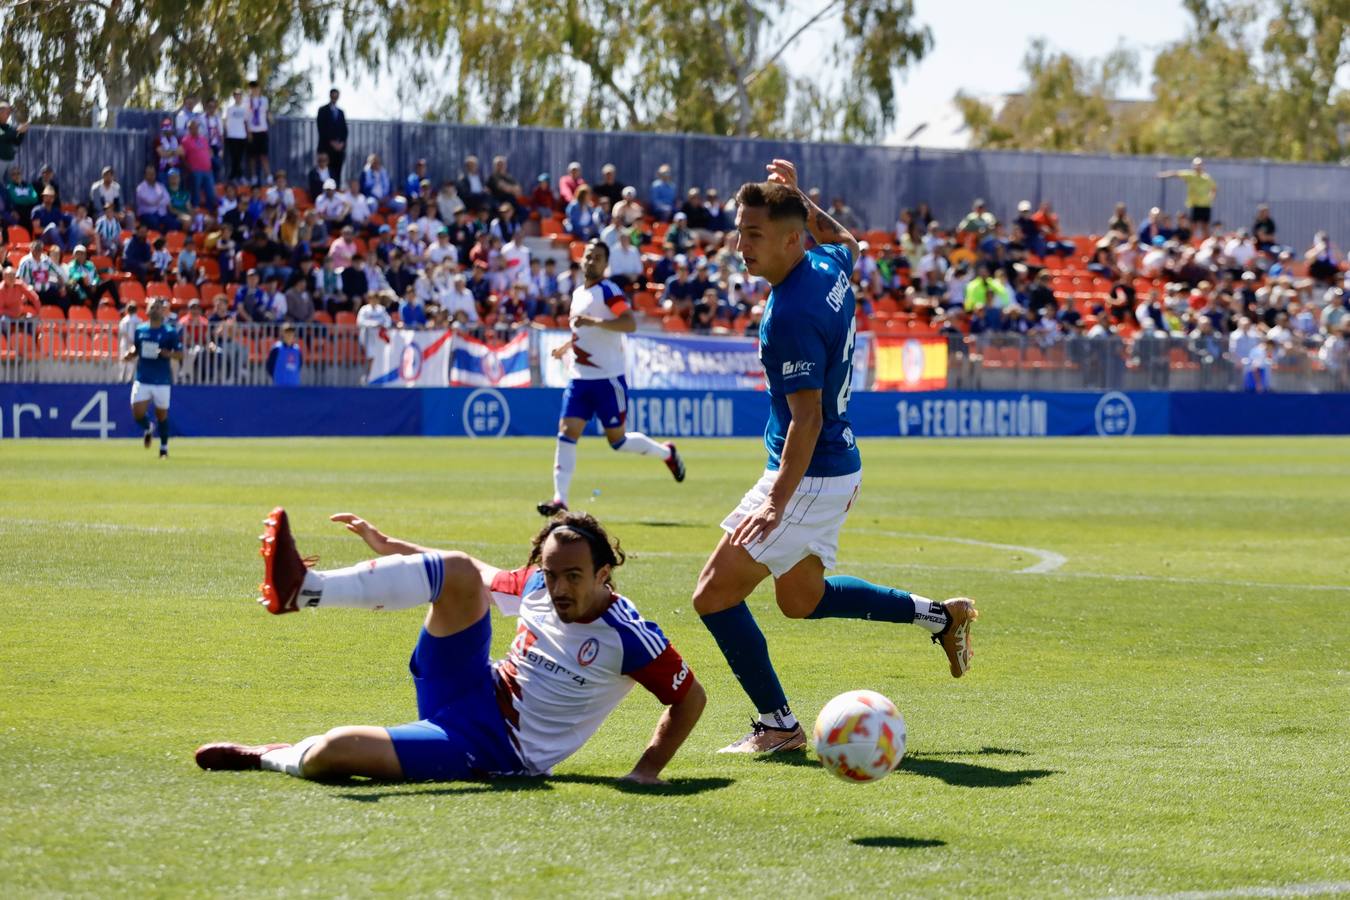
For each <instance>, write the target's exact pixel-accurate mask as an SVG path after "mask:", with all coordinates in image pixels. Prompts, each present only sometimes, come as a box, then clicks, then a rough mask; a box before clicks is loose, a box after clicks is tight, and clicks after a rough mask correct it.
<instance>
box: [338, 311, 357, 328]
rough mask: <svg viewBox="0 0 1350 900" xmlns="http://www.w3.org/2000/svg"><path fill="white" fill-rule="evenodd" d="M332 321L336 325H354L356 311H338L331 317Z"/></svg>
mask: <svg viewBox="0 0 1350 900" xmlns="http://www.w3.org/2000/svg"><path fill="white" fill-rule="evenodd" d="M333 321H334V322H336V323H337V324H338V325H355V324H356V313H354V312H340V313H338V314H337V315H335V316H334V317H333Z"/></svg>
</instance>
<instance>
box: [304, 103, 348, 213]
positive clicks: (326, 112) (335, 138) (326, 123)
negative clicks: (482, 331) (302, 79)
mask: <svg viewBox="0 0 1350 900" xmlns="http://www.w3.org/2000/svg"><path fill="white" fill-rule="evenodd" d="M339 96H340V94H339V93H338V89H337V88H330V89H329V91H328V102H327V103H325V104H324V105H323V106H320V107H319V111H318V113H317V114H316V115H315V117H314V122H315V125H316V126H317V128H318V132H319V148H318V154H317V155H319V156H324V157H327V162H328V171H327V172H326V173H324V175H323V176H322V177H321V178H320V179H319V184H323V182H324V181H326V180H328V179H329V178H332V179H333V180H334V181H341V180H342V163H343V162H344V161H345V160H346V159H347V114H346V113H344V112H343V111H342V109H341V107H339V106H338V97H339ZM317 195H318V191H316V190H313V189H311V190H310V196H311V197H313V196H317Z"/></svg>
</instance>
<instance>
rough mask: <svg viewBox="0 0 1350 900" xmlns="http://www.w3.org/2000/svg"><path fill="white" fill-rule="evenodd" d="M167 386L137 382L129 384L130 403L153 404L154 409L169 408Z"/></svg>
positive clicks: (168, 386)
mask: <svg viewBox="0 0 1350 900" xmlns="http://www.w3.org/2000/svg"><path fill="white" fill-rule="evenodd" d="M170 387H172V385H168V384H141V383H140V382H139V381H133V382H132V383H131V402H132V403H144V402H145V401H146V400H149V401H150V402H152V403H154V404H155V409H168V408H169V388H170Z"/></svg>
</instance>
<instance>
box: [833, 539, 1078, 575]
mask: <svg viewBox="0 0 1350 900" xmlns="http://www.w3.org/2000/svg"><path fill="white" fill-rule="evenodd" d="M849 531H850V533H855V532H856V533H857V534H873V535H876V536H878V537H894V538H918V539H919V540H923V541H945V542H947V543H949V544H968V545H970V546H972V547H992V548H993V549H995V550H1014V551H1017V552H1018V553H1025V554H1027V555H1029V556H1035V557H1037V558H1038V559H1039V562H1037V563H1035V564H1033V565H1030V566H1027V567H1026V568H1025V569H1018V570H1017V571H1016V572H1013V573H1012V574H1014V575H1044V574H1046V573H1048V572H1053V571H1055V570H1056V569H1058V568H1059V567H1060V566H1062V565H1064V564H1065V563H1066V562H1068V561H1069V558H1068V557H1067V556H1064V555H1063V554H1060V553H1056V552H1055V551H1053V550H1041V549H1039V548H1037V547H1022V546H1019V545H1017V544H995V543H993V542H992V541H977V540H975V539H974V538H962V537H945V536H943V535H940V534H915V533H913V532H909V531H877V530H875V529H871V528H850V529H849Z"/></svg>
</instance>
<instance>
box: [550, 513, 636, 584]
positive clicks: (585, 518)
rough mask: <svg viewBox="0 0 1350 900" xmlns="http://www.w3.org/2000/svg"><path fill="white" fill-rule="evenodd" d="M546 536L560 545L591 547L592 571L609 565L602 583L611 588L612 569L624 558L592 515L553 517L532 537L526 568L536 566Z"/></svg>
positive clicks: (569, 514)
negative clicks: (593, 567) (608, 572)
mask: <svg viewBox="0 0 1350 900" xmlns="http://www.w3.org/2000/svg"><path fill="white" fill-rule="evenodd" d="M549 535H554V536H555V537H556V538H557V540H559V541H561V542H564V543H567V542H571V541H585V542H586V544H587V545H588V546H589V547H590V548H591V559H593V560H594V561H595V571H597V572H599V571H600V570H601V569H603V568H604V567H605V566H609V567H610V572H611V575H610V577H609V578H606V579H605V583H606V584H608V585H609V586H610V587H611V588H612V587H614V577H613V574H612V573H613V570H614V569H617V568H618V567H619V566H621V565H623V563H624V560H625V559H626V558H627V557H626V556H625V555H624V552H623V548H622V547H621V546H619V541H618V539H617V538H611V537H610V536H609V534H608V533H607V532H606V531H605V529H604V526H603V525H601V524H600V523H599V522H598V521H596V518H595V516H592V515H590V514H589V513H584V512H570V511H569V512H564V513H559V514H558V515H556V516H554V517H553V518H552V519H551V520H549V523H548V524H547V525H545V526H544V527H543V528H541V529H540V530H539V533H538V534H536V535H535V536H534V541H533V542H532V543H531V545H530V558H529V560H528V564H529V565H531V566H537V565H539V563H540V561H541V560H542V559H543V555H544V541H546V540H548V537H549Z"/></svg>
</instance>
